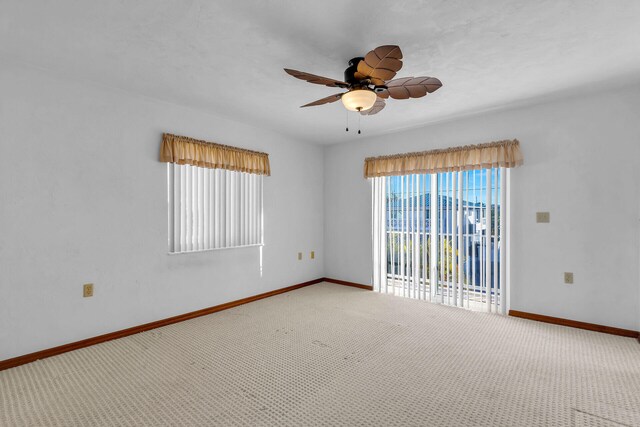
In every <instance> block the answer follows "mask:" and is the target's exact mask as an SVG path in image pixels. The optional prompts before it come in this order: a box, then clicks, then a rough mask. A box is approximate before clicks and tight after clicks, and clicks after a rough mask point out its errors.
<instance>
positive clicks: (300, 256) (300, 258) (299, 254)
mask: <svg viewBox="0 0 640 427" xmlns="http://www.w3.org/2000/svg"><path fill="white" fill-rule="evenodd" d="M298 261H302V252H298Z"/></svg>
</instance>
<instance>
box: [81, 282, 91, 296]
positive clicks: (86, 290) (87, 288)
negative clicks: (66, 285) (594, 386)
mask: <svg viewBox="0 0 640 427" xmlns="http://www.w3.org/2000/svg"><path fill="white" fill-rule="evenodd" d="M82 296H83V297H84V298H89V297H92V296H93V283H85V284H84V285H82Z"/></svg>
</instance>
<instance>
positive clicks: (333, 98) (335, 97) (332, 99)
mask: <svg viewBox="0 0 640 427" xmlns="http://www.w3.org/2000/svg"><path fill="white" fill-rule="evenodd" d="M340 98H342V94H341V93H336V94H335V95H331V96H327V97H326V98H322V99H318V100H317V101H313V102H310V103H308V104H305V105H301V106H300V108H303V107H314V106H316V105H323V104H329V103H331V102H336V101H337V100H338V99H340Z"/></svg>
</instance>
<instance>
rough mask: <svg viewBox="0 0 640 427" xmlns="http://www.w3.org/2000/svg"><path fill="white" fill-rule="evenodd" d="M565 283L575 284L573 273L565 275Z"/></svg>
mask: <svg viewBox="0 0 640 427" xmlns="http://www.w3.org/2000/svg"><path fill="white" fill-rule="evenodd" d="M564 283H566V284H568V285H571V284H572V283H573V273H564Z"/></svg>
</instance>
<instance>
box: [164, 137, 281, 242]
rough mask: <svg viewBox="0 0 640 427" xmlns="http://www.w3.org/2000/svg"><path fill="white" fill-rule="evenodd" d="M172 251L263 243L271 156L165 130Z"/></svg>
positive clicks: (165, 160) (165, 159)
mask: <svg viewBox="0 0 640 427" xmlns="http://www.w3.org/2000/svg"><path fill="white" fill-rule="evenodd" d="M160 160H161V161H163V162H167V184H168V185H167V187H168V206H169V209H168V217H169V238H168V240H169V253H185V252H197V251H207V250H213V249H224V248H238V247H246V246H257V245H262V244H263V231H262V230H263V213H262V184H263V177H264V176H268V175H270V173H271V169H270V166H269V155H268V154H266V153H261V152H257V151H250V150H245V149H241V148H236V147H230V146H226V145H220V144H215V143H210V142H206V141H199V140H194V139H191V138H187V137H182V136H176V135H171V134H164V135H163V141H162V148H161V151H160Z"/></svg>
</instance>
